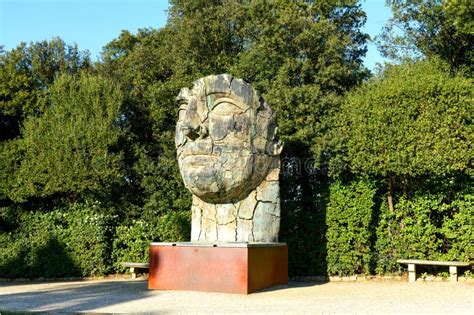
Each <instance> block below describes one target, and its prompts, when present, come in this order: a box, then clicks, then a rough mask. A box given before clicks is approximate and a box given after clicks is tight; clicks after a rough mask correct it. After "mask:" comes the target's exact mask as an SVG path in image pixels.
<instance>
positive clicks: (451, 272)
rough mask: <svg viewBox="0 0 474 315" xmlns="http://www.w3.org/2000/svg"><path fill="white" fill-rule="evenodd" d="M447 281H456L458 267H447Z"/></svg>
mask: <svg viewBox="0 0 474 315" xmlns="http://www.w3.org/2000/svg"><path fill="white" fill-rule="evenodd" d="M449 281H451V282H457V281H458V267H456V266H449Z"/></svg>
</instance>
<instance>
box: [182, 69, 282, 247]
mask: <svg viewBox="0 0 474 315" xmlns="http://www.w3.org/2000/svg"><path fill="white" fill-rule="evenodd" d="M177 101H178V105H179V114H178V122H177V124H176V135H175V144H176V149H177V155H178V164H179V168H180V172H181V175H182V177H183V181H184V184H185V186H186V187H187V188H188V189H189V190H190V191H191V192H192V193H193V206H192V231H191V240H192V241H198V242H215V241H222V242H274V241H277V238H278V230H279V224H280V201H279V184H278V174H279V159H280V152H281V150H282V144H281V143H280V142H279V141H278V140H277V138H276V133H277V125H276V113H275V112H274V111H273V110H272V109H271V108H270V106H268V104H266V103H265V102H264V101H263V100H262V99H261V98H260V96H259V95H258V93H257V92H256V91H255V90H254V89H253V88H252V86H251V85H250V84H248V83H246V82H244V81H243V80H240V79H237V78H234V77H232V76H230V75H228V74H221V75H216V76H214V75H212V76H207V77H204V78H201V79H199V80H197V81H195V82H194V84H193V87H192V88H191V89H187V88H183V89H182V90H181V92H180V94H179V96H178V97H177Z"/></svg>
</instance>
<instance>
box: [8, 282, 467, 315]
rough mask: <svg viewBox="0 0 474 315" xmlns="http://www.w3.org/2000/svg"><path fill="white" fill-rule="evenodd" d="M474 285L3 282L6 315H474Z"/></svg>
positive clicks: (446, 283) (443, 283)
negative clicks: (248, 287) (243, 288)
mask: <svg viewBox="0 0 474 315" xmlns="http://www.w3.org/2000/svg"><path fill="white" fill-rule="evenodd" d="M473 301H474V285H473V284H468V283H449V282H429V283H427V282H423V283H414V284H409V283H407V282H400V281H379V282H377V281H368V282H330V283H316V282H309V283H308V282H290V284H289V285H288V286H280V287H277V288H275V289H270V290H265V291H262V292H258V293H254V294H250V295H247V296H246V295H236V294H222V293H203V292H179V291H149V290H148V289H147V282H146V280H143V279H142V280H140V279H139V280H135V281H131V280H128V279H116V280H111V279H105V280H93V281H71V282H49V283H47V282H43V283H31V282H0V314H2V311H3V312H4V311H45V312H93V313H124V312H125V313H160V314H168V313H179V314H183V313H186V314H200V313H206V314H207V313H214V314H222V313H246V314H320V313H325V314H328V313H371V314H380V313H429V314H433V313H446V314H447V313H449V314H474V303H473Z"/></svg>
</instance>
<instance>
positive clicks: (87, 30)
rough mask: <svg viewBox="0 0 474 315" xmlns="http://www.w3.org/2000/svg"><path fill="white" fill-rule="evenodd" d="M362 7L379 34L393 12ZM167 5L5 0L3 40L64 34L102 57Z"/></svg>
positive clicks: (133, 0) (161, 16)
mask: <svg viewBox="0 0 474 315" xmlns="http://www.w3.org/2000/svg"><path fill="white" fill-rule="evenodd" d="M362 6H363V8H364V10H365V11H366V13H367V23H366V26H365V28H364V30H365V31H366V32H367V33H369V34H370V35H371V36H374V35H377V34H378V33H379V32H380V29H381V27H382V26H383V25H384V24H385V22H386V21H387V19H388V18H389V16H390V10H389V9H388V8H386V7H385V0H365V1H364V0H363V1H362ZM167 8H168V1H167V0H0V45H3V46H4V49H5V50H10V49H12V48H14V47H16V45H18V44H19V43H20V42H22V41H24V42H30V41H40V40H44V39H51V38H52V37H54V36H59V37H61V38H62V39H63V40H64V41H65V42H67V43H74V42H75V43H77V44H78V46H79V48H80V49H87V50H89V51H90V53H91V56H92V57H93V58H96V57H98V56H99V54H100V51H101V50H102V47H103V46H104V45H105V44H107V43H108V42H110V41H111V40H112V39H114V38H116V37H117V36H118V35H119V34H120V31H121V30H124V29H126V30H129V31H130V32H132V33H135V32H136V31H137V30H138V29H139V28H143V27H153V28H160V27H162V26H163V25H165V23H166V17H167V13H166V9H167ZM368 48H369V51H368V53H367V57H366V59H365V60H364V63H365V65H366V66H367V67H368V68H369V69H373V68H374V66H375V63H376V62H382V61H383V59H382V57H381V56H380V54H379V53H378V51H377V49H376V47H375V45H373V44H369V47H368Z"/></svg>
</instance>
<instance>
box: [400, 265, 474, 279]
mask: <svg viewBox="0 0 474 315" xmlns="http://www.w3.org/2000/svg"><path fill="white" fill-rule="evenodd" d="M397 263H399V264H407V265H408V282H415V281H416V265H431V266H449V280H450V281H452V282H457V281H458V267H468V266H470V265H471V263H470V262H462V261H432V260H418V259H398V260H397Z"/></svg>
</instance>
